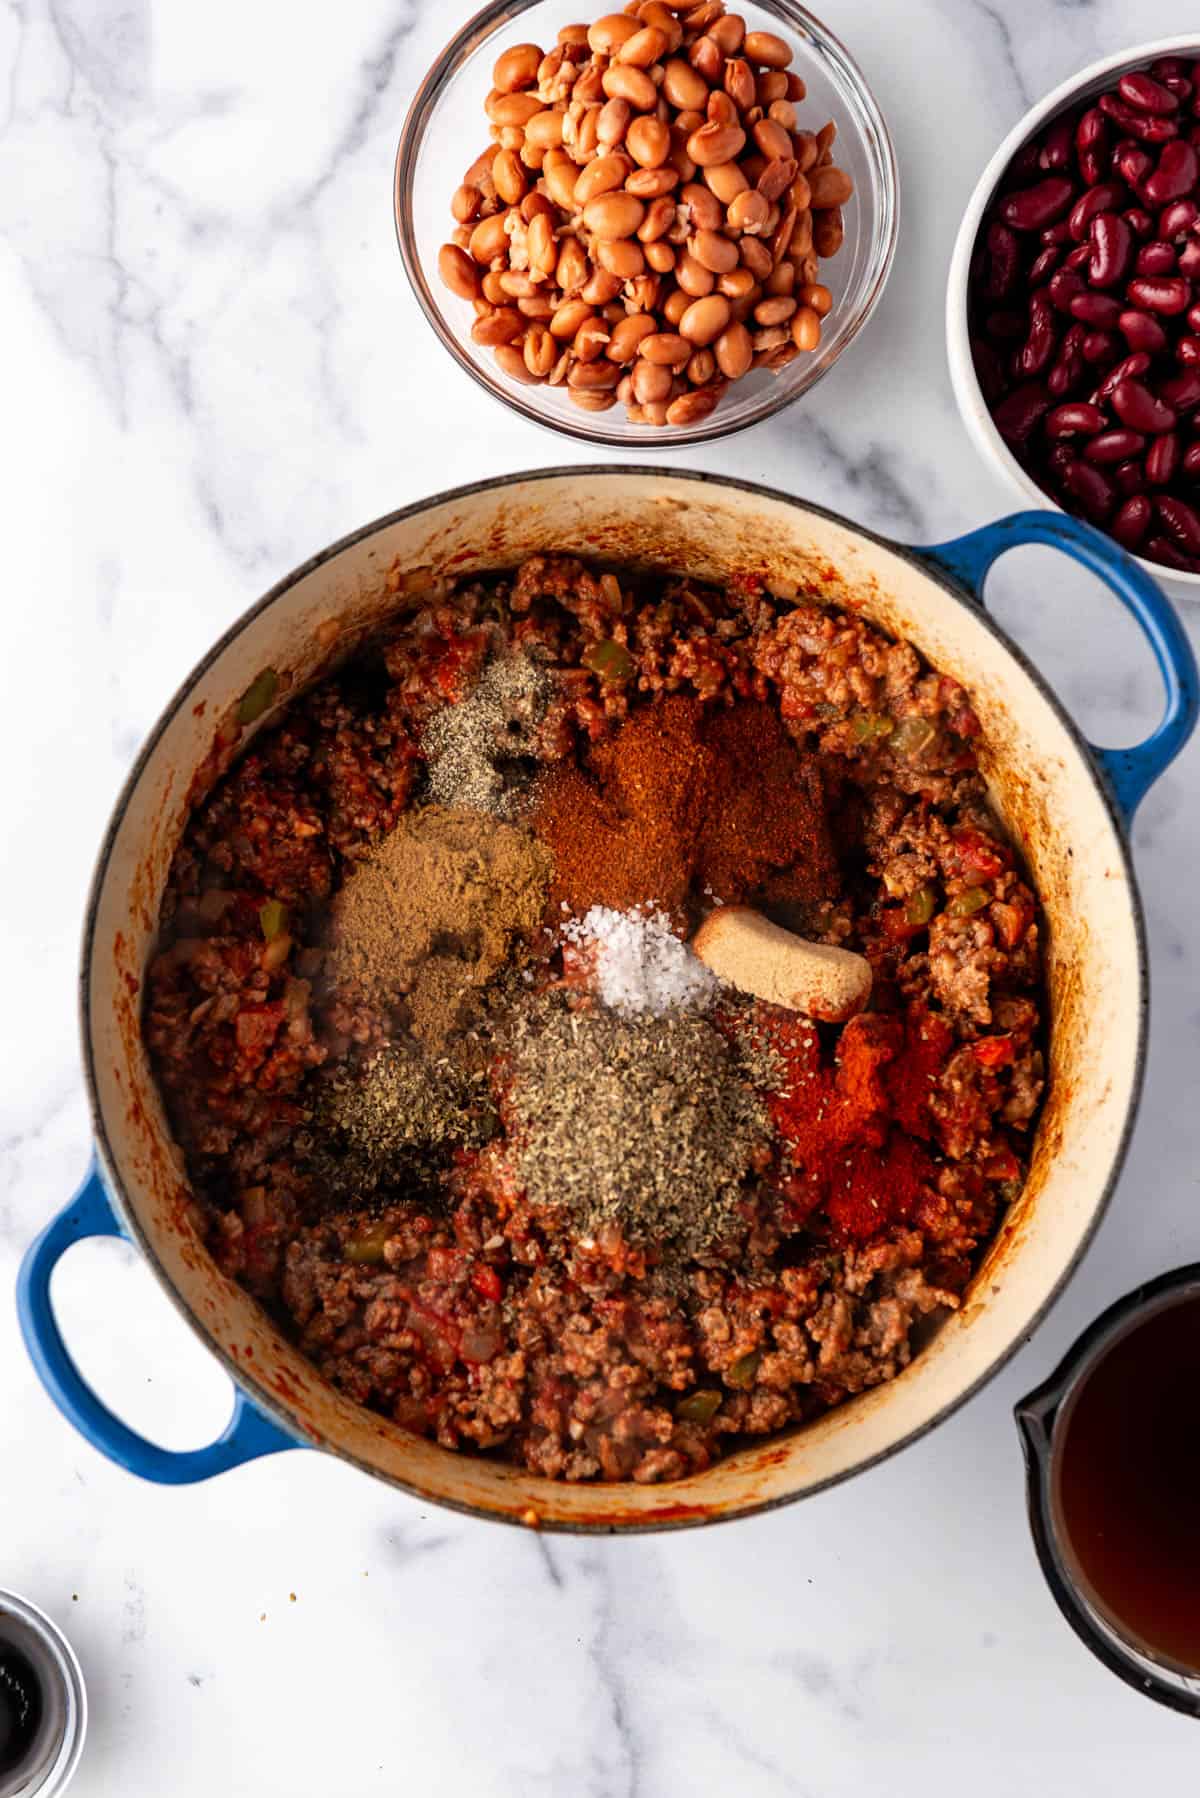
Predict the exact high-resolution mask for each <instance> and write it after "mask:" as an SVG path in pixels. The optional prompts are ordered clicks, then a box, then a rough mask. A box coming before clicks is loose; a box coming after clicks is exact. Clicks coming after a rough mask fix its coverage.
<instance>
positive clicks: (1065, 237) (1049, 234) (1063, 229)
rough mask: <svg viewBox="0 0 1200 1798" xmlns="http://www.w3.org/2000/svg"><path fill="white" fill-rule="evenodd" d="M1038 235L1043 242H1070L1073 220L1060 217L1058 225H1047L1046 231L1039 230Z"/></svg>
mask: <svg viewBox="0 0 1200 1798" xmlns="http://www.w3.org/2000/svg"><path fill="white" fill-rule="evenodd" d="M1038 236H1039V237H1040V238H1041V240H1042V242H1043V243H1056V244H1065V243H1070V241H1071V221H1070V219H1059V221H1058V223H1057V225H1047V226H1046V229H1045V230H1044V231H1039V232H1038Z"/></svg>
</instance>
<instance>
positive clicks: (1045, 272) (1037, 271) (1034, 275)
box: [1027, 243, 1175, 287]
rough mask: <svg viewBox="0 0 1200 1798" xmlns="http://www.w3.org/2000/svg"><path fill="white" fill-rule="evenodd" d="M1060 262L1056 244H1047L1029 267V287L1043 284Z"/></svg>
mask: <svg viewBox="0 0 1200 1798" xmlns="http://www.w3.org/2000/svg"><path fill="white" fill-rule="evenodd" d="M1061 260H1062V251H1061V250H1060V249H1059V248H1058V246H1057V244H1052V243H1049V244H1047V245H1046V247H1045V249H1044V250H1043V251H1042V253H1041V255H1040V256H1035V257H1034V259H1033V261H1032V263H1031V264H1030V266H1029V274H1028V276H1027V279H1028V281H1029V284H1030V286H1031V287H1033V286H1037V287H1040V286H1041V284H1042V283H1043V281H1045V280H1046V279H1047V278H1048V277H1049V276H1050V275H1052V274H1053V273H1054V271H1055V269H1056V268H1057V267H1058V265H1059V263H1060V262H1061ZM1174 266H1175V252H1174V250H1172V251H1171V267H1172V268H1174ZM1069 272H1072V273H1073V272H1074V271H1069ZM1154 272H1155V271H1154V270H1153V269H1148V270H1147V273H1148V274H1153V273H1154ZM1160 272H1161V271H1160Z"/></svg>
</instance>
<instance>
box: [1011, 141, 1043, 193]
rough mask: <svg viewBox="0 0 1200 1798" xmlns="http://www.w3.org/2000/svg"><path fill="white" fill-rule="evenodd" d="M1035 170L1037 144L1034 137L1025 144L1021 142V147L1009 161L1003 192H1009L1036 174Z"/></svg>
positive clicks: (1036, 170)
mask: <svg viewBox="0 0 1200 1798" xmlns="http://www.w3.org/2000/svg"><path fill="white" fill-rule="evenodd" d="M1037 172H1038V146H1037V140H1036V138H1035V139H1033V140H1032V141H1031V142H1029V143H1027V144H1022V145H1021V148H1020V149H1019V150H1018V151H1017V153H1016V155H1015V156H1014V157H1013V159H1012V161H1011V162H1010V163H1009V165H1008V168H1007V170H1006V171H1005V175H1004V191H1005V193H1011V192H1012V191H1013V189H1014V188H1016V187H1020V186H1021V185H1022V184H1023V183H1024V182H1026V181H1029V180H1030V179H1031V178H1032V177H1033V176H1034V175H1036V174H1037Z"/></svg>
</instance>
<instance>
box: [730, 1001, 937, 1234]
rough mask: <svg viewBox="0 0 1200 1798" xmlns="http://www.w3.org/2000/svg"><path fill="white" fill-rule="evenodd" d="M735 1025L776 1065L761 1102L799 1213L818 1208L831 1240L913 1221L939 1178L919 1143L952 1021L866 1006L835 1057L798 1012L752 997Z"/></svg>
mask: <svg viewBox="0 0 1200 1798" xmlns="http://www.w3.org/2000/svg"><path fill="white" fill-rule="evenodd" d="M741 1028H742V1029H744V1030H745V1031H746V1032H747V1033H748V1035H749V1037H750V1039H751V1041H752V1042H753V1044H754V1046H755V1047H756V1048H758V1049H767V1050H769V1051H770V1052H771V1054H772V1056H773V1058H774V1060H775V1061H776V1063H777V1065H778V1066H779V1067H780V1069H781V1074H780V1080H779V1084H778V1086H777V1088H776V1090H775V1091H774V1092H771V1093H769V1094H768V1095H767V1098H766V1104H767V1109H768V1111H769V1112H770V1115H771V1120H772V1123H773V1124H774V1126H775V1130H776V1133H777V1135H778V1137H779V1140H780V1143H781V1145H782V1147H783V1151H784V1157H785V1164H786V1165H785V1173H784V1179H783V1189H784V1191H785V1192H786V1194H787V1197H788V1199H789V1201H790V1203H791V1205H792V1207H793V1211H794V1214H795V1215H796V1221H798V1222H799V1221H802V1220H803V1219H805V1218H808V1217H810V1216H814V1215H815V1214H816V1213H818V1212H822V1213H823V1214H824V1215H825V1217H826V1218H827V1219H828V1222H829V1225H830V1227H831V1230H832V1233H833V1235H834V1237H835V1238H837V1239H842V1240H852V1241H856V1242H865V1241H868V1240H869V1239H870V1238H871V1237H873V1236H877V1235H879V1234H880V1233H881V1232H882V1231H884V1230H886V1229H887V1228H888V1227H889V1226H890V1225H895V1224H904V1223H908V1222H909V1221H911V1220H912V1218H913V1217H914V1215H915V1213H916V1211H917V1208H918V1206H919V1204H920V1201H921V1197H922V1194H923V1193H924V1191H925V1190H926V1188H928V1187H931V1186H933V1185H935V1183H936V1179H937V1167H936V1164H935V1162H934V1160H933V1158H932V1155H931V1154H930V1152H929V1150H928V1148H926V1147H925V1141H926V1140H927V1139H928V1138H929V1137H930V1136H931V1134H932V1119H931V1117H930V1113H929V1093H930V1090H931V1086H932V1081H933V1078H934V1076H935V1073H936V1071H937V1069H938V1068H940V1067H941V1065H942V1064H943V1062H944V1061H945V1058H946V1055H947V1053H948V1051H949V1049H950V1047H951V1045H952V1043H953V1036H952V1033H951V1031H950V1029H949V1027H948V1026H947V1025H946V1024H944V1023H943V1022H942V1020H941V1019H940V1018H937V1017H935V1016H934V1015H933V1014H931V1013H930V1012H928V1011H926V1010H925V1008H924V1007H923V1006H914V1007H912V1008H911V1010H910V1011H909V1012H908V1014H907V1015H904V1014H901V1013H898V1012H864V1013H863V1014H862V1015H861V1016H860V1017H857V1018H852V1019H851V1020H850V1022H849V1023H848V1024H847V1025H846V1026H845V1027H844V1028H843V1030H842V1032H841V1035H840V1036H839V1038H838V1041H837V1045H836V1048H835V1049H834V1052H833V1058H832V1060H829V1059H828V1058H827V1057H826V1055H825V1053H824V1050H823V1047H822V1043H821V1038H820V1034H819V1032H818V1030H817V1027H816V1026H815V1025H814V1024H813V1023H812V1021H811V1020H810V1019H809V1018H806V1017H804V1016H803V1015H802V1014H800V1013H799V1012H790V1011H784V1010H782V1009H781V1008H779V1007H778V1006H773V1005H758V1006H755V1008H754V1010H753V1011H752V1012H751V1013H750V1014H749V1016H748V1022H747V1023H745V1024H743V1025H742V1026H741Z"/></svg>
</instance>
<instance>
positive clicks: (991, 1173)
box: [983, 1149, 1021, 1180]
mask: <svg viewBox="0 0 1200 1798" xmlns="http://www.w3.org/2000/svg"><path fill="white" fill-rule="evenodd" d="M983 1171H984V1173H985V1174H986V1175H987V1177H988V1179H989V1180H1017V1179H1019V1178H1020V1174H1021V1164H1020V1162H1019V1161H1018V1160H1017V1158H1016V1156H1015V1155H1014V1154H1013V1152H1012V1150H1011V1149H997V1150H996V1151H995V1152H994V1153H993V1154H991V1155H989V1156H988V1158H987V1161H986V1163H985V1165H984V1170H983Z"/></svg>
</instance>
